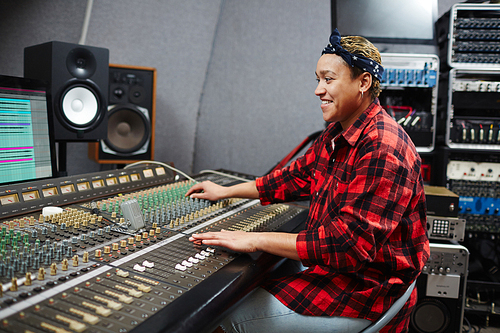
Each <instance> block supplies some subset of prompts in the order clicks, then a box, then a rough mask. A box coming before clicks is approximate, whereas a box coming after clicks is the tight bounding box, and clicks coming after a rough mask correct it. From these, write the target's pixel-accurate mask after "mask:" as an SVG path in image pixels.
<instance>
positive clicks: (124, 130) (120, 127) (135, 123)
mask: <svg viewBox="0 0 500 333" xmlns="http://www.w3.org/2000/svg"><path fill="white" fill-rule="evenodd" d="M108 117H109V118H108V137H107V139H106V140H104V143H105V144H106V145H107V146H108V147H109V148H110V149H112V150H114V151H116V152H119V153H122V154H131V153H137V151H138V150H140V149H141V148H142V147H143V146H144V145H145V144H147V143H148V141H149V137H150V131H151V129H150V124H149V123H150V122H149V116H148V110H146V109H144V108H141V107H138V106H135V105H132V104H121V105H120V104H117V105H114V106H113V107H112V108H111V109H110V110H109V113H108Z"/></svg>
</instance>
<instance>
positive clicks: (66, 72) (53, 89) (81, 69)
mask: <svg viewBox="0 0 500 333" xmlns="http://www.w3.org/2000/svg"><path fill="white" fill-rule="evenodd" d="M108 73H109V50H108V49H104V48H99V47H92V46H86V45H78V44H71V43H64V42H55V41H53V42H48V43H44V44H39V45H34V46H30V47H27V48H25V49H24V76H25V77H28V78H34V79H40V80H45V81H47V82H48V83H49V94H50V100H51V102H52V110H53V112H54V115H55V116H54V117H52V118H53V122H54V126H53V128H54V137H55V140H56V141H97V140H100V139H104V138H106V131H107V111H106V110H107V106H108Z"/></svg>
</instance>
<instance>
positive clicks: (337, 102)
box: [187, 30, 429, 333]
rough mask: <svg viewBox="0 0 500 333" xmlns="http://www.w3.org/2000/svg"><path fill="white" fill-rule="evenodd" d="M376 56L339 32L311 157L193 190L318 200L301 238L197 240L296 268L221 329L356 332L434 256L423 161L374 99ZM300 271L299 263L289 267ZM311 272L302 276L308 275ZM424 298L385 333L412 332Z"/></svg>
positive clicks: (321, 87)
mask: <svg viewBox="0 0 500 333" xmlns="http://www.w3.org/2000/svg"><path fill="white" fill-rule="evenodd" d="M382 73H383V68H382V66H381V64H380V54H379V52H378V50H377V49H376V48H375V47H374V46H373V45H372V44H371V43H370V42H368V41H367V40H366V39H364V38H362V37H344V38H341V36H340V34H339V32H338V31H337V30H335V31H334V32H333V34H332V35H331V37H330V43H329V44H328V45H327V47H326V48H325V49H324V50H323V53H322V55H321V57H320V59H319V60H318V63H317V66H316V76H317V80H318V86H317V88H316V90H315V94H316V95H317V96H318V97H319V98H320V100H321V110H322V111H323V119H324V120H326V121H328V122H331V124H330V125H329V126H328V127H327V129H326V130H325V131H324V132H323V133H322V134H321V136H320V137H319V138H318V139H317V140H316V141H315V143H314V144H313V145H312V146H311V147H310V148H309V150H308V151H307V152H306V153H305V155H304V156H302V157H299V158H298V159H297V160H296V161H294V162H292V163H291V165H290V166H288V167H285V168H283V169H281V170H277V171H274V172H273V173H271V174H269V175H266V176H264V177H261V178H257V180H256V181H253V182H248V183H244V184H239V185H235V186H232V187H223V186H219V185H216V184H213V183H210V182H203V183H201V184H197V185H195V186H193V187H192V188H191V189H190V190H189V191H188V193H187V195H190V196H191V197H194V198H203V199H209V200H218V199H223V198H228V197H240V198H259V199H260V201H261V203H262V204H263V205H266V204H269V203H275V202H286V201H294V200H297V199H299V198H301V197H308V198H309V199H310V209H309V216H308V220H307V223H306V229H305V230H303V231H301V232H299V233H298V234H287V233H275V232H268V233H255V232H251V233H245V232H230V231H224V232H217V233H214V232H208V233H201V234H196V235H192V237H191V238H190V240H191V241H193V242H197V243H203V244H207V245H218V246H225V247H228V248H230V249H233V250H236V251H241V252H253V251H265V252H269V253H272V254H275V255H279V256H283V257H285V258H289V259H293V260H294V261H295V262H298V261H299V265H295V267H296V268H295V269H294V270H293V274H288V275H287V274H285V275H283V274H282V276H280V277H275V278H274V279H270V280H268V281H267V282H266V283H265V284H264V285H263V289H258V290H257V291H256V292H255V293H253V294H251V295H250V296H249V297H248V298H246V299H245V301H244V302H243V303H241V305H239V306H238V307H237V308H236V309H235V310H234V311H233V312H232V313H231V314H230V315H229V316H228V317H227V318H226V319H225V320H224V321H223V322H222V325H221V326H222V327H223V328H224V329H225V330H226V331H227V332H243V331H244V332H287V333H293V332H304V331H314V332H317V331H321V332H323V331H324V332H326V331H329V332H330V331H337V332H359V331H360V330H362V329H363V328H365V327H367V326H368V325H369V324H370V322H371V321H376V320H377V319H378V318H379V317H380V316H381V315H382V314H383V313H385V312H386V311H387V310H388V309H389V308H390V307H391V305H392V304H394V302H395V301H396V300H397V299H398V297H399V296H401V295H402V294H403V293H404V291H405V290H407V289H408V286H409V285H411V283H412V282H413V281H415V279H416V278H417V277H418V275H419V274H420V271H421V269H422V267H423V266H424V264H425V262H426V261H427V258H428V257H429V240H428V239H427V235H426V229H427V228H426V211H425V195H424V187H423V181H422V177H421V173H420V164H421V161H420V157H419V155H418V154H417V152H416V149H415V146H414V145H413V143H412V141H411V140H410V139H409V137H408V135H407V134H406V132H405V131H404V130H403V129H402V128H401V127H400V126H399V125H398V124H397V123H396V122H395V121H394V120H393V119H392V118H391V117H390V116H389V115H388V114H387V113H386V112H385V110H383V109H382V107H381V106H380V103H379V100H378V98H377V96H378V94H379V93H380V84H379V77H381V75H382ZM290 262H293V261H292V260H290V261H288V263H290ZM304 266H305V267H308V268H307V269H305V267H304ZM416 301H417V294H416V290H415V291H413V293H412V296H411V297H410V299H409V300H408V301H407V302H406V303H405V305H404V306H403V308H402V310H401V311H400V312H399V313H398V314H397V315H396V316H395V317H394V318H393V319H392V320H391V321H390V322H389V324H388V325H387V326H386V327H384V328H383V329H382V330H381V332H398V333H399V332H406V331H407V330H408V325H409V316H410V313H411V311H412V310H413V308H414V306H415V304H416Z"/></svg>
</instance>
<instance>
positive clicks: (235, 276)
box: [0, 166, 307, 333]
mask: <svg viewBox="0 0 500 333" xmlns="http://www.w3.org/2000/svg"><path fill="white" fill-rule="evenodd" d="M241 177H245V178H246V179H251V177H248V176H242V175H240V177H236V178H238V180H235V177H234V173H226V174H215V175H214V174H208V175H199V176H196V177H195V179H196V180H189V181H175V180H174V178H173V177H169V175H167V172H165V170H164V169H163V168H156V167H151V166H143V167H136V168H134V169H130V170H128V169H124V170H117V171H115V172H111V173H110V172H101V173H96V174H88V175H83V176H78V177H67V178H66V179H57V180H55V181H52V180H51V181H50V183H47V182H46V183H43V182H41V183H33V184H29V185H26V184H21V185H12V186H4V187H1V188H0V200H1V201H0V209H1V210H2V214H3V215H2V218H3V220H1V222H2V224H1V225H0V227H1V230H0V297H1V298H0V320H1V323H0V331H1V332H60V333H64V332H130V331H135V332H142V331H144V330H148V331H152V332H154V331H158V332H160V331H171V332H189V331H200V332H201V331H203V330H207V329H210V325H215V324H216V322H215V320H216V319H217V316H216V315H214V313H213V312H212V311H213V309H212V310H210V311H211V312H209V311H208V310H203V308H207V309H210V308H211V307H213V306H217V305H216V304H217V303H223V306H220V307H219V308H218V309H217V314H218V315H219V314H222V313H223V311H225V310H227V308H228V307H229V306H230V305H231V304H233V303H235V302H236V301H237V300H238V297H242V296H243V295H244V294H245V293H247V292H248V291H249V290H251V288H252V287H254V286H255V285H256V284H258V282H259V281H260V280H261V279H262V278H263V276H264V274H265V273H266V272H267V271H268V270H270V269H272V267H273V266H274V265H275V264H276V263H277V262H278V261H279V258H277V257H274V256H270V255H266V254H262V253H260V254H252V255H241V254H237V253H233V252H231V251H228V250H225V249H222V248H216V247H207V246H199V245H194V244H192V243H191V242H189V240H188V237H189V235H190V234H192V233H194V232H197V233H199V232H205V231H209V230H215V231H219V230H221V229H226V230H244V231H271V230H285V231H290V230H292V229H294V228H296V227H298V226H300V224H301V223H302V222H303V221H304V219H305V215H306V214H307V210H306V209H305V208H304V207H301V206H299V205H285V204H274V205H269V206H261V205H260V203H259V201H258V200H248V199H231V200H222V201H219V202H210V201H207V200H199V199H191V198H186V197H185V193H186V192H187V190H188V189H189V188H190V187H191V186H192V185H193V184H194V181H203V180H206V179H209V180H212V181H214V182H216V183H218V184H221V185H231V184H235V183H237V182H241V181H244V180H245V178H241ZM110 179H111V180H110ZM134 181H136V183H135V184H134ZM65 193H67V194H69V195H66V196H65ZM85 193H91V195H88V194H85ZM33 198H34V199H33ZM68 198H71V199H68ZM61 202H64V204H59V205H54V203H61ZM134 212H135V214H134ZM137 212H139V213H138V214H137ZM256 274H257V275H256ZM214 304H215V305H214ZM203 311H205V313H202V312H203ZM194 314H197V315H196V318H193V317H195V316H194Z"/></svg>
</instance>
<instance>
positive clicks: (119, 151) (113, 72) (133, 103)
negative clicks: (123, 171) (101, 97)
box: [89, 64, 156, 164]
mask: <svg viewBox="0 0 500 333" xmlns="http://www.w3.org/2000/svg"><path fill="white" fill-rule="evenodd" d="M155 101H156V69H155V68H151V67H137V66H127V65H114V64H111V65H109V106H108V136H107V138H105V139H104V140H101V141H99V142H98V143H89V158H90V159H92V160H94V161H96V162H98V163H101V164H126V163H132V162H136V161H141V160H153V159H154V142H155V105H156V103H155Z"/></svg>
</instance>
